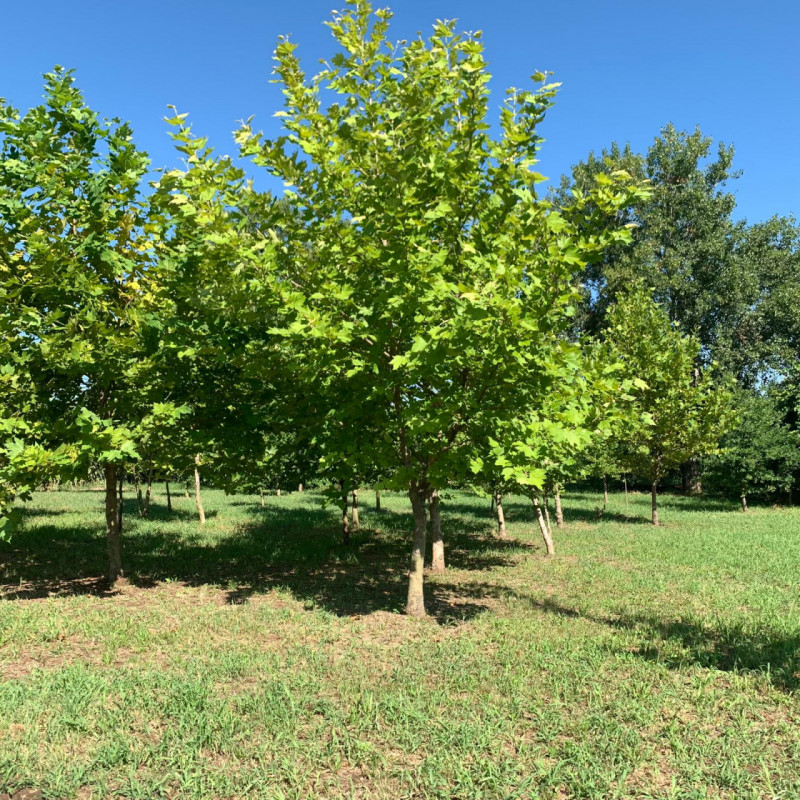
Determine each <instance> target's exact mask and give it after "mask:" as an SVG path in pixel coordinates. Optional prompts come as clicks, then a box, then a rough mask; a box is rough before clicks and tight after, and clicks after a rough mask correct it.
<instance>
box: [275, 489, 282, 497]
mask: <svg viewBox="0 0 800 800" xmlns="http://www.w3.org/2000/svg"><path fill="white" fill-rule="evenodd" d="M275 496H276V497H280V496H281V490H280V489H278V490H276V492H275Z"/></svg>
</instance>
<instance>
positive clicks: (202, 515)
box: [194, 453, 206, 525]
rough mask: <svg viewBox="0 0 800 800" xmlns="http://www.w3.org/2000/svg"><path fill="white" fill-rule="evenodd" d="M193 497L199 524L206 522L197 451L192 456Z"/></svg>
mask: <svg viewBox="0 0 800 800" xmlns="http://www.w3.org/2000/svg"><path fill="white" fill-rule="evenodd" d="M194 499H195V502H196V503H197V516H198V517H199V519H200V524H201V525H205V524H206V512H205V510H204V509H203V500H202V498H201V497H200V454H199V453H197V454H196V455H195V457H194Z"/></svg>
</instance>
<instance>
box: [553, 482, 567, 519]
mask: <svg viewBox="0 0 800 800" xmlns="http://www.w3.org/2000/svg"><path fill="white" fill-rule="evenodd" d="M553 498H554V500H555V504H556V527H557V528H563V527H564V509H563V508H562V507H561V489H560V488H559V487H558V486H556V488H555V491H554V492H553Z"/></svg>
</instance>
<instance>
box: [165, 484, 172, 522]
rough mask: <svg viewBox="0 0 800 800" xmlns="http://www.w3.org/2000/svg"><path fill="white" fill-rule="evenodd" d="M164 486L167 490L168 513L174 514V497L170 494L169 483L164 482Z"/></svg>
mask: <svg viewBox="0 0 800 800" xmlns="http://www.w3.org/2000/svg"><path fill="white" fill-rule="evenodd" d="M164 486H165V487H166V489H167V511H169V513H170V514H171V513H172V495H171V494H170V493H169V481H164Z"/></svg>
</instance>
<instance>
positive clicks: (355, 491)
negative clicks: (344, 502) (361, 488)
mask: <svg viewBox="0 0 800 800" xmlns="http://www.w3.org/2000/svg"><path fill="white" fill-rule="evenodd" d="M360 526H361V522H360V520H359V518H358V487H357V486H356V488H355V489H353V530H354V531H357V530H358V529H359V527H360Z"/></svg>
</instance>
